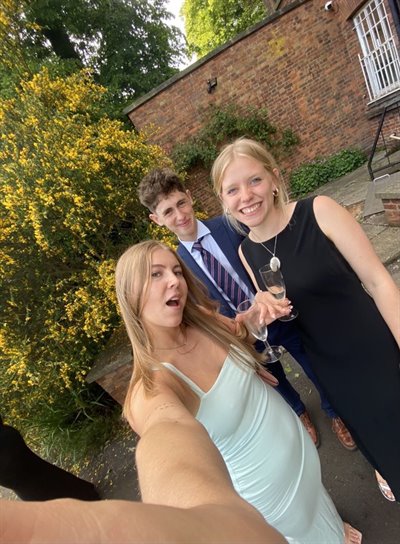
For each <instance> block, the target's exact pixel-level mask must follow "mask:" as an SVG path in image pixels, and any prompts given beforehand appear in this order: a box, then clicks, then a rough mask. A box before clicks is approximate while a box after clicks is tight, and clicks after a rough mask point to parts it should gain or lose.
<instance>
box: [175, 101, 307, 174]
mask: <svg viewBox="0 0 400 544" xmlns="http://www.w3.org/2000/svg"><path fill="white" fill-rule="evenodd" d="M240 136H247V137H249V138H254V139H255V140H258V141H260V142H262V143H263V144H264V145H265V146H266V147H267V148H268V149H270V150H271V151H272V153H273V154H274V156H275V158H277V159H279V158H282V157H283V156H285V155H286V154H287V153H288V151H290V150H291V149H292V148H293V147H294V146H295V145H297V144H298V143H299V139H298V137H297V136H296V134H295V133H294V132H293V131H292V130H291V129H290V128H286V129H283V130H280V129H278V128H277V127H276V126H274V125H273V124H272V123H271V122H270V120H269V118H268V112H267V110H266V109H265V108H256V107H254V106H248V107H246V108H242V109H240V108H239V106H238V105H237V104H228V105H227V106H224V107H222V108H219V107H216V106H211V107H210V108H209V109H208V110H207V112H206V114H205V117H204V121H203V126H202V128H201V129H200V130H199V131H198V133H197V134H196V135H195V136H193V137H191V138H188V139H187V140H186V141H185V142H184V143H179V144H177V145H176V146H175V147H174V148H173V150H172V153H171V158H172V160H173V161H174V163H175V165H176V167H177V169H178V170H179V171H187V170H190V168H193V167H194V166H197V165H200V166H203V167H205V168H207V169H209V168H210V166H211V165H212V163H213V162H214V160H215V159H216V157H217V155H218V153H219V149H220V147H221V145H223V144H224V143H225V142H228V141H231V140H233V139H235V138H238V137H240Z"/></svg>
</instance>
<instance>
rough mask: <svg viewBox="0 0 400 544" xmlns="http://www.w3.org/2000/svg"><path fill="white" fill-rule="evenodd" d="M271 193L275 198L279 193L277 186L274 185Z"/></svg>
mask: <svg viewBox="0 0 400 544" xmlns="http://www.w3.org/2000/svg"><path fill="white" fill-rule="evenodd" d="M272 195H273V197H274V198H276V197H277V196H278V195H279V189H278V187H275V189H274V190H273V191H272Z"/></svg>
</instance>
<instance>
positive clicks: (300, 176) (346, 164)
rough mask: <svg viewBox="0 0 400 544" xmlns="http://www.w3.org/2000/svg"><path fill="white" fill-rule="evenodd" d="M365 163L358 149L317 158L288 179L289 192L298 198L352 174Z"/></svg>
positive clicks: (344, 150) (294, 172)
mask: <svg viewBox="0 0 400 544" xmlns="http://www.w3.org/2000/svg"><path fill="white" fill-rule="evenodd" d="M365 161H366V155H365V153H364V152H363V151H361V150H359V149H343V150H342V151H339V153H335V154H334V155H332V156H330V157H326V158H321V157H317V158H316V159H315V160H314V161H312V162H310V163H307V164H302V165H301V166H299V168H296V170H294V171H293V172H292V173H291V175H290V177H289V180H290V192H291V195H292V197H294V198H298V197H301V196H303V195H306V194H307V193H310V192H311V191H314V190H315V189H316V188H317V187H320V186H321V185H323V184H324V183H327V182H328V181H332V180H334V179H337V178H340V177H341V176H344V175H345V174H348V173H349V172H352V171H353V170H355V169H356V168H358V167H359V166H361V165H362V164H363V163H364V162H365Z"/></svg>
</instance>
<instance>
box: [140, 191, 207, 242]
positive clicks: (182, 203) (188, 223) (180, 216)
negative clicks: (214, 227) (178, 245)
mask: <svg viewBox="0 0 400 544" xmlns="http://www.w3.org/2000/svg"><path fill="white" fill-rule="evenodd" d="M149 217H150V219H151V220H152V221H154V223H156V224H157V225H160V227H167V229H169V230H170V231H171V232H173V233H174V234H176V236H178V238H179V239H180V240H183V241H185V242H191V241H194V240H197V224H196V218H195V215H194V210H193V200H192V197H191V195H190V192H189V191H186V192H184V193H182V192H181V191H173V192H172V193H170V194H169V195H168V196H165V197H162V198H161V200H160V201H159V203H158V204H157V206H156V208H155V210H154V212H153V213H151V214H150V216H149Z"/></svg>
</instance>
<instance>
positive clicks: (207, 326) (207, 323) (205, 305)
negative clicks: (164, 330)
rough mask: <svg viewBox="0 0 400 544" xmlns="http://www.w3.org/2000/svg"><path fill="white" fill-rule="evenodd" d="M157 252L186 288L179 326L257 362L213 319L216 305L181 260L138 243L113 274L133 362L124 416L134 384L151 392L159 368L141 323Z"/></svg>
mask: <svg viewBox="0 0 400 544" xmlns="http://www.w3.org/2000/svg"><path fill="white" fill-rule="evenodd" d="M158 249H164V250H165V251H170V252H171V253H172V254H173V255H174V256H175V257H176V259H177V261H178V263H179V265H180V266H181V267H182V273H183V277H184V279H185V281H186V283H187V287H188V297H187V301H186V305H185V308H184V311H183V318H182V324H184V325H186V326H194V327H197V328H199V329H200V330H202V331H204V332H205V333H206V334H207V335H209V336H210V337H212V338H214V339H215V340H216V341H217V342H219V343H220V344H222V345H223V346H226V347H227V348H228V349H230V348H231V347H233V348H234V351H235V353H236V354H237V355H236V358H237V359H239V361H240V362H242V363H245V364H247V365H249V364H250V365H251V366H255V365H256V362H255V361H254V359H255V360H256V361H257V360H259V356H258V354H257V353H256V352H255V350H254V349H253V348H252V347H250V346H248V345H247V344H244V343H243V342H242V341H241V340H239V338H238V337H236V336H235V335H234V334H232V333H231V332H230V331H228V330H227V329H226V328H225V326H224V325H223V324H222V322H221V321H220V320H219V319H218V318H217V317H216V312H217V308H218V305H217V303H216V302H214V301H212V300H211V299H210V298H209V297H208V295H207V291H206V288H205V287H204V286H203V284H201V283H200V282H199V281H198V280H197V279H196V278H195V277H194V276H193V275H192V273H191V272H190V271H189V269H188V268H187V267H186V266H185V264H184V263H183V261H182V260H181V258H180V257H179V256H178V255H177V254H176V253H175V252H174V251H173V250H172V249H171V248H170V247H168V246H167V245H165V244H163V243H162V242H158V241H155V240H146V241H144V242H140V243H139V244H136V245H134V246H131V247H130V248H129V249H127V250H126V251H125V253H124V254H123V255H122V256H121V257H120V258H119V260H118V263H117V267H116V271H115V284H116V293H117V299H118V304H119V308H120V311H121V314H122V318H123V320H124V323H125V327H126V330H127V333H128V336H129V339H130V341H131V344H132V352H133V362H134V364H133V372H132V377H131V380H130V384H129V387H128V392H127V395H126V399H125V405H124V414H125V415H127V412H128V411H129V400H130V396H131V394H132V390H133V387H134V386H135V384H136V383H137V382H138V381H139V380H142V383H143V386H144V388H145V390H146V391H147V392H151V391H152V390H153V385H154V382H153V371H154V369H155V368H157V367H159V361H158V360H156V359H155V358H154V356H153V355H152V352H153V349H154V347H153V345H152V342H151V339H150V337H149V335H148V332H147V330H146V328H145V326H144V325H143V323H142V321H141V314H142V310H143V306H144V304H145V302H146V298H147V293H148V289H149V285H150V280H151V258H152V255H153V253H154V251H156V250H158ZM210 314H211V315H210ZM235 348H236V349H235ZM205 356H206V355H205ZM188 357H190V354H188Z"/></svg>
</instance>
